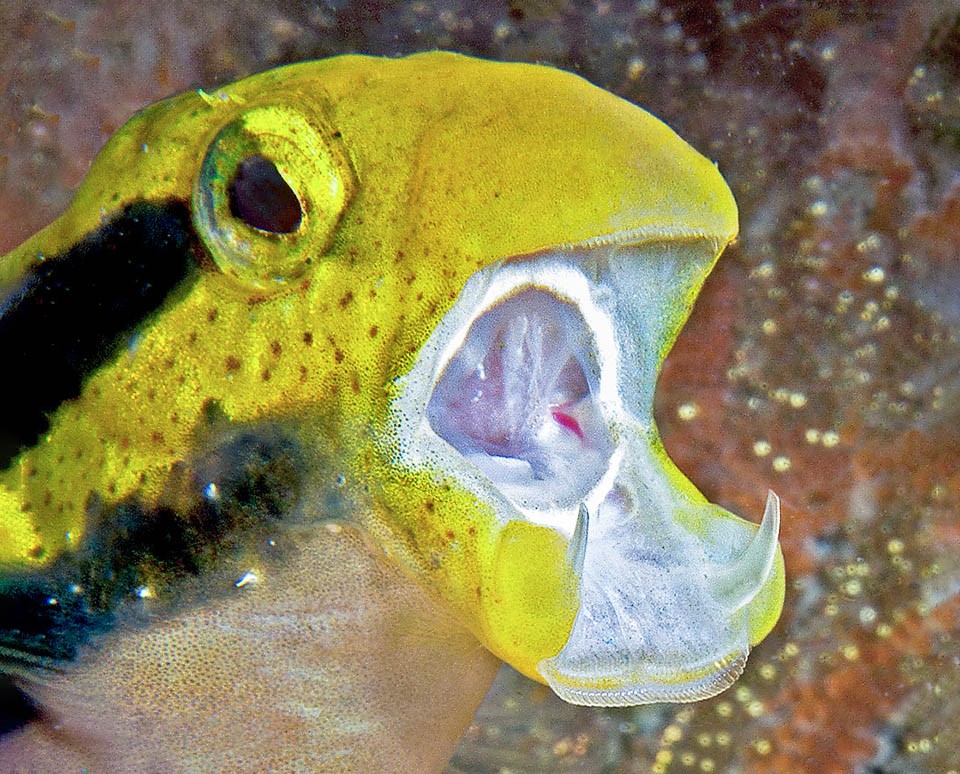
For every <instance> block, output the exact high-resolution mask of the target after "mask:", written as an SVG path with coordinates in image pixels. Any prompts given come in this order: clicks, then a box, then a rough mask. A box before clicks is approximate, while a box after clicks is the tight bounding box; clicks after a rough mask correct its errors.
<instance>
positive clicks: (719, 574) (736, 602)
mask: <svg viewBox="0 0 960 774" xmlns="http://www.w3.org/2000/svg"><path fill="white" fill-rule="evenodd" d="M779 533H780V498H779V497H777V495H776V494H775V493H774V492H773V490H770V491H769V492H768V493H767V505H766V508H764V511H763V520H762V521H761V522H760V527H759V528H758V529H757V533H756V534H755V535H754V536H753V539H752V540H751V541H750V544H749V545H748V546H747V547H746V549H744V551H743V553H742V554H740V555H739V556H738V557H737V558H736V559H734V560H733V561H732V562H730V563H729V564H724V565H719V566H717V567H715V568H714V570H713V572H711V574H710V575H711V577H710V586H711V589H712V590H713V593H714V596H715V597H716V599H717V600H718V601H719V602H720V603H721V604H722V605H723V606H724V607H726V608H727V609H729V610H730V612H731V613H732V612H735V611H737V610H739V609H740V608H742V607H743V606H744V605H746V604H748V603H749V602H750V600H752V599H753V598H754V597H755V596H756V595H757V593H758V592H759V591H760V589H761V588H762V587H763V584H764V583H765V582H766V580H767V578H768V577H769V576H770V572H771V570H772V569H773V562H774V559H775V558H776V556H777V536H778V535H779Z"/></svg>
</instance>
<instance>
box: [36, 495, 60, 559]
mask: <svg viewBox="0 0 960 774" xmlns="http://www.w3.org/2000/svg"><path fill="white" fill-rule="evenodd" d="M60 508H61V510H62V509H63V506H62V505H61V506H60ZM29 553H30V558H31V559H39V558H41V557H42V556H43V555H44V554H45V553H46V551H45V550H44V548H43V546H34V547H33V548H31V549H30V551H29Z"/></svg>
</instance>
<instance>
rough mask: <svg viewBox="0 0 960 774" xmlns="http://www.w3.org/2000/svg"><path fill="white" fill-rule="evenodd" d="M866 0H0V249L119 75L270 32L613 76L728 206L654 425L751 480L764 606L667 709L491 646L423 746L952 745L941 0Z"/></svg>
mask: <svg viewBox="0 0 960 774" xmlns="http://www.w3.org/2000/svg"><path fill="white" fill-rule="evenodd" d="M24 6H26V7H24ZM30 6H32V7H30ZM731 6H732V7H731ZM880 6H881V4H877V3H868V2H862V3H853V2H829V1H824V2H817V3H813V2H765V3H759V2H747V1H743V2H734V3H729V4H720V3H711V2H681V1H680V0H674V1H673V2H652V1H651V0H642V2H640V3H634V2H621V1H620V0H615V1H614V0H610V1H608V0H603V1H598V2H580V1H577V2H574V1H573V0H539V1H538V2H515V3H511V4H506V3H500V2H496V3H494V2H487V1H486V0H483V1H481V2H467V1H466V0H449V2H414V3H409V2H393V3H391V2H355V3H350V2H335V3H293V2H289V3H279V4H278V3H258V2H244V3H240V2H218V3H207V4H203V5H199V6H198V5H195V4H191V3H184V2H179V1H174V0H164V2H153V0H147V1H145V2H139V3H135V4H130V3H120V2H109V1H108V2H103V3H98V4H94V3H92V2H91V3H76V2H74V3H68V2H47V3H42V4H41V3H32V4H12V3H10V4H4V7H3V9H2V10H0V52H2V54H0V56H2V65H0V92H2V96H0V113H2V115H3V117H4V119H6V120H4V121H3V122H2V124H0V213H2V214H0V222H2V223H3V225H4V229H3V231H2V233H0V252H2V251H5V250H7V249H9V248H10V247H12V246H13V245H15V244H16V243H18V242H19V241H20V240H21V239H22V238H24V237H25V236H27V235H29V234H30V233H32V232H33V231H35V230H36V229H37V228H38V227H40V226H42V225H44V224H45V223H46V222H48V221H49V220H50V219H52V218H53V217H54V216H55V215H56V214H57V213H58V212H59V211H60V210H62V209H63V207H64V206H65V205H66V203H67V201H68V199H69V197H70V189H71V187H72V186H73V185H75V184H76V183H77V182H78V181H79V179H80V178H81V177H82V175H83V173H84V171H85V169H86V164H87V163H88V161H89V159H90V158H91V157H92V155H93V153H94V152H95V151H96V149H97V148H98V147H99V146H100V144H101V143H102V142H103V141H104V140H105V139H106V138H107V136H109V134H110V133H111V132H112V131H113V130H114V129H116V128H117V127H118V126H119V125H120V123H122V121H123V120H124V119H125V118H127V117H128V116H129V115H130V114H132V113H133V112H134V111H135V110H136V109H138V108H139V107H141V106H142V105H143V104H145V103H148V102H151V101H153V100H156V99H159V98H161V97H163V96H166V95H168V94H171V93H173V92H177V91H180V90H183V89H185V88H190V87H192V86H199V85H209V84H213V83H218V82H223V81H227V80H233V79H235V78H236V77H238V76H241V75H244V74H246V73H248V72H252V71H257V70H262V69H266V68H267V67H271V66H274V65H276V64H280V63H283V62H287V61H291V60H295V59H303V58H312V57H321V56H326V55H329V54H334V53H341V52H344V51H361V52H365V53H377V54H389V53H401V52H403V53H406V52H409V51H412V50H417V49H424V48H431V47H444V48H451V49H454V50H459V51H463V52H465V53H471V54H476V55H480V56H487V57H491V58H505V59H525V60H531V61H532V60H542V61H548V62H551V63H554V64H556V65H559V66H561V67H567V68H571V69H575V70H577V71H578V72H580V74H582V75H584V76H586V77H587V78H588V79H590V80H592V81H594V82H595V83H598V84H599V85H601V86H604V87H606V88H609V89H612V90H614V91H615V92H617V93H619V94H621V95H623V96H625V97H628V98H630V99H632V100H634V101H636V102H638V103H640V104H643V105H644V106H645V107H647V108H648V109H650V110H651V111H652V112H654V113H655V114H657V115H659V116H661V117H662V118H663V119H664V120H666V121H667V123H669V124H671V125H672V126H673V127H674V128H675V129H676V130H677V131H678V132H679V133H680V134H681V135H682V136H684V137H685V138H686V139H688V140H689V141H690V142H691V143H692V144H693V145H694V146H695V147H697V148H698V149H699V150H701V151H702V152H703V153H705V154H707V155H708V156H710V157H711V158H715V159H717V160H718V162H719V164H720V168H721V170H722V172H723V173H724V175H725V177H726V178H727V180H728V181H729V182H730V184H731V187H732V188H733V190H734V193H735V195H736V196H737V199H738V202H739V204H740V210H741V218H742V220H741V234H742V236H741V241H740V243H739V246H738V247H736V248H734V249H733V250H730V251H728V254H727V256H726V257H725V259H724V260H723V261H721V262H720V264H719V266H718V269H717V270H716V272H715V273H714V275H713V276H712V277H711V279H710V281H709V282H708V284H707V287H706V289H705V291H704V294H703V296H702V297H701V300H700V302H699V303H698V307H697V309H696V310H695V312H694V316H693V318H692V319H691V321H690V322H689V324H688V325H687V328H686V329H685V331H684V333H683V334H682V335H681V338H680V340H679V342H678V344H677V345H676V348H675V349H674V352H673V354H672V355H671V358H670V359H669V361H668V363H667V366H666V368H665V371H664V374H663V377H662V379H661V384H660V388H659V422H660V426H661V428H662V430H663V433H664V437H665V441H666V444H667V446H668V447H669V450H670V453H671V455H672V456H673V457H674V458H675V459H676V460H677V461H678V462H679V463H680V465H681V467H682V468H683V469H684V470H685V472H687V473H688V474H689V475H690V476H691V478H692V479H693V481H694V482H695V483H696V484H697V485H698V487H700V488H701V489H702V490H703V491H704V493H705V494H706V495H707V496H708V497H709V498H710V499H712V500H714V501H717V502H719V503H721V504H722V505H725V506H728V507H730V508H731V509H733V510H735V511H739V512H743V513H759V512H760V510H761V501H760V497H761V496H762V495H763V494H764V493H765V491H766V488H767V487H768V486H769V487H773V488H774V489H775V490H776V491H777V492H778V493H779V494H780V495H781V497H782V498H783V504H784V526H783V536H782V537H783V548H784V553H785V556H786V561H787V568H788V576H789V577H790V578H791V579H793V580H792V585H791V586H790V587H789V588H788V593H787V606H786V609H785V611H784V616H783V618H782V620H781V622H780V624H779V626H778V627H777V629H776V630H775V631H774V633H773V634H772V635H771V636H770V637H769V638H768V639H767V640H766V641H765V642H764V643H763V644H762V645H761V646H760V647H759V648H757V650H756V652H755V653H754V655H753V656H752V658H751V662H750V665H749V666H748V669H747V673H746V674H745V676H744V677H743V678H742V680H741V681H740V683H738V686H737V687H736V688H734V689H733V691H732V692H730V693H728V694H725V695H723V696H720V697H718V698H716V699H713V700H710V701H708V702H703V703H700V704H697V705H693V706H690V707H687V708H683V707H681V708H676V707H673V708H671V707H665V706H664V707H658V706H654V707H647V708H642V709H637V710H622V711H592V710H584V709H579V708H574V707H570V706H568V705H564V704H562V703H561V702H559V701H558V700H556V699H554V698H553V697H551V696H549V695H548V694H547V693H545V692H544V689H542V688H541V687H539V686H534V685H533V684H532V683H528V682H527V681H525V680H522V679H520V678H517V677H516V676H515V675H512V674H510V673H504V674H502V675H501V678H500V679H499V680H498V682H497V683H496V684H495V687H494V689H493V690H492V691H491V693H490V695H489V696H488V700H487V702H486V703H485V704H484V705H483V706H482V707H481V709H480V710H479V712H478V714H477V716H476V719H475V723H474V725H473V726H472V727H471V729H470V730H469V731H468V733H467V735H466V736H465V738H464V739H463V740H462V742H461V745H460V747H459V749H458V752H457V754H456V755H455V757H454V759H453V761H452V762H451V764H450V770H451V771H462V772H466V771H484V770H490V769H491V768H492V769H494V770H497V769H499V768H501V767H503V768H509V769H510V770H511V771H515V772H533V771H541V770H544V768H546V769H548V770H553V771H562V772H572V771H582V772H587V771H597V770H598V769H599V768H600V767H602V766H607V767H608V769H605V770H610V771H623V772H641V771H650V770H651V767H653V769H654V770H655V771H708V772H709V771H714V772H725V771H729V772H739V771H747V772H788V771H789V772H793V771H796V772H847V771H851V770H855V769H857V768H858V767H859V768H861V769H864V768H865V767H868V766H871V765H872V766H874V767H875V768H874V769H873V770H874V771H879V772H891V773H892V772H907V771H910V772H926V771H930V772H933V771H938V772H946V771H951V770H960V738H958V733H957V730H956V729H957V724H956V716H957V713H958V710H960V665H958V654H960V644H958V638H960V635H958V628H960V626H958V616H960V604H958V602H957V589H958V585H960V564H958V560H957V550H956V547H957V545H958V541H960V519H958V511H960V474H958V472H957V471H958V469H960V464H958V462H960V431H958V427H960V422H958V418H960V349H958V345H957V340H956V336H957V329H958V327H960V303H958V301H957V299H958V297H960V292H958V291H957V290H956V288H957V287H958V285H960V238H958V236H957V235H958V234H960V187H958V185H957V178H956V170H957V169H958V168H960V152H958V147H960V142H958V136H960V119H958V115H960V110H958V108H957V105H958V104H960V103H958V102H957V96H958V93H960V74H958V68H957V65H956V62H957V51H958V50H960V32H958V29H957V27H956V25H955V19H956V15H957V13H958V10H957V7H956V5H954V4H950V3H946V2H944V3H919V2H918V3H910V2H890V3H883V4H882V8H883V10H882V11H879V10H877V8H879V7H880Z"/></svg>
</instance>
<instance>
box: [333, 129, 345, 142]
mask: <svg viewBox="0 0 960 774" xmlns="http://www.w3.org/2000/svg"><path fill="white" fill-rule="evenodd" d="M331 136H332V137H333V139H334V140H339V139H340V138H341V137H343V133H342V132H341V131H340V130H339V129H335V130H334V132H333V134H332V135H331Z"/></svg>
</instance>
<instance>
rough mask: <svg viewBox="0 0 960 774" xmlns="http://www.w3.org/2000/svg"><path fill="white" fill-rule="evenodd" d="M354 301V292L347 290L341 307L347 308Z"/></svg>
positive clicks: (341, 300)
mask: <svg viewBox="0 0 960 774" xmlns="http://www.w3.org/2000/svg"><path fill="white" fill-rule="evenodd" d="M352 302H353V292H352V291H349V290H348V291H347V292H346V294H345V295H344V297H343V298H341V299H340V308H341V309H346V308H347V307H348V306H350V304H351V303H352Z"/></svg>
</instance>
